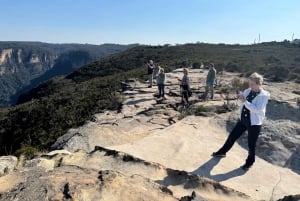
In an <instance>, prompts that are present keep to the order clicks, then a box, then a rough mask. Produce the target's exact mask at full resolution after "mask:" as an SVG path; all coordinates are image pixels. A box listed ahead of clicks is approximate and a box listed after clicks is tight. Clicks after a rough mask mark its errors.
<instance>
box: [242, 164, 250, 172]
mask: <svg viewBox="0 0 300 201" xmlns="http://www.w3.org/2000/svg"><path fill="white" fill-rule="evenodd" d="M251 166H252V165H247V164H245V165H242V166H241V168H242V169H243V170H245V171H248V170H249V169H250V168H251Z"/></svg>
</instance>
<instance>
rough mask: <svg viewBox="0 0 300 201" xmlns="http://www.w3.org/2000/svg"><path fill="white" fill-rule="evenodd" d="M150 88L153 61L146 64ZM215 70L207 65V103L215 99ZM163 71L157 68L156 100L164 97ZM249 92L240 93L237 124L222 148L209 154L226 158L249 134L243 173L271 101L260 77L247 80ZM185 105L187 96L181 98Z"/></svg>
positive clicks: (186, 78) (187, 80)
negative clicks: (241, 139) (245, 134)
mask: <svg viewBox="0 0 300 201" xmlns="http://www.w3.org/2000/svg"><path fill="white" fill-rule="evenodd" d="M147 66H148V75H149V87H152V83H153V75H154V69H155V65H154V63H153V61H152V60H150V62H149V63H148V65H147ZM216 74H217V72H216V69H215V68H214V64H212V63H210V64H209V71H208V74H207V77H206V87H205V93H204V95H203V97H202V98H206V97H207V95H208V93H209V92H210V99H213V98H214V86H215V84H216V83H215V82H216ZM165 79H166V76H165V73H164V69H163V68H160V67H159V70H158V74H157V85H158V90H159V97H162V98H165V96H164V83H165ZM248 81H249V82H248V83H249V88H248V89H245V90H244V91H243V92H240V94H239V95H238V97H237V98H238V100H239V102H240V103H241V104H240V105H241V107H240V114H239V117H240V118H239V120H238V121H237V123H236V125H235V127H234V128H233V130H232V131H231V132H230V134H229V136H228V138H227V140H226V141H225V143H224V145H223V146H222V147H221V148H220V149H219V150H218V151H216V152H214V153H212V156H213V157H226V153H227V152H228V151H229V150H230V149H231V147H232V146H233V145H234V143H235V142H236V140H237V139H238V138H239V137H240V136H241V135H242V134H243V133H244V132H245V131H248V157H247V159H246V161H245V164H244V165H242V166H241V168H242V169H243V170H248V169H249V168H250V167H251V166H252V165H253V163H254V162H255V147H256V142H257V139H258V136H259V134H260V132H261V128H262V123H263V120H264V118H265V114H266V107H267V104H268V100H269V98H270V93H269V92H267V91H266V90H264V89H263V88H262V85H263V76H262V75H260V74H258V73H253V74H251V75H250V77H249V78H248ZM180 82H181V87H182V89H183V91H185V92H188V91H190V78H189V76H188V70H187V69H186V68H184V69H183V77H182V79H181V80H180ZM183 95H184V97H185V98H186V100H187V101H188V97H189V94H188V93H185V94H183Z"/></svg>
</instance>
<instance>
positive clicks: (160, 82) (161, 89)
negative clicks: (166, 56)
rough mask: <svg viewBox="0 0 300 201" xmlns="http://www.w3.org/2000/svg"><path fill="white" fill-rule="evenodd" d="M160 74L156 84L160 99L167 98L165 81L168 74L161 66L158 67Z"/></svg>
mask: <svg viewBox="0 0 300 201" xmlns="http://www.w3.org/2000/svg"><path fill="white" fill-rule="evenodd" d="M158 68H159V70H158V74H157V77H156V83H157V86H158V98H163V99H166V98H165V80H166V74H165V71H164V69H163V68H161V67H160V66H159V67H158Z"/></svg>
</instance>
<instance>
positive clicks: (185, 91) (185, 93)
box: [181, 85, 189, 104]
mask: <svg viewBox="0 0 300 201" xmlns="http://www.w3.org/2000/svg"><path fill="white" fill-rule="evenodd" d="M181 87H182V88H181V90H182V92H181V93H182V94H181V102H182V103H184V104H188V103H189V93H188V91H189V86H187V85H182V86H181ZM183 98H184V99H185V100H186V103H185V102H184V100H183Z"/></svg>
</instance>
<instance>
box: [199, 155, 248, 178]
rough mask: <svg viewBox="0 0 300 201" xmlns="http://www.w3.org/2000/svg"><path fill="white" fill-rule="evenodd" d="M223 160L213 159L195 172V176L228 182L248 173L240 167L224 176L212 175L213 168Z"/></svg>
mask: <svg viewBox="0 0 300 201" xmlns="http://www.w3.org/2000/svg"><path fill="white" fill-rule="evenodd" d="M220 160H221V158H211V159H210V160H208V161H207V162H206V163H204V164H203V165H202V166H200V167H199V168H198V169H197V170H195V171H194V172H193V173H194V174H199V175H203V176H205V177H208V178H210V179H213V180H214V181H217V182H222V181H226V180H228V179H231V178H234V177H239V176H242V175H244V174H245V173H246V171H244V170H242V169H241V168H240V167H238V168H236V169H234V170H231V171H229V172H226V173H223V174H216V175H212V174H211V171H212V170H213V168H214V167H215V166H216V165H217V164H218V163H219V162H220Z"/></svg>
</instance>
